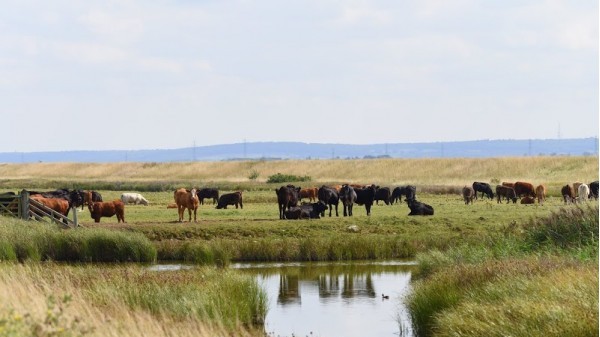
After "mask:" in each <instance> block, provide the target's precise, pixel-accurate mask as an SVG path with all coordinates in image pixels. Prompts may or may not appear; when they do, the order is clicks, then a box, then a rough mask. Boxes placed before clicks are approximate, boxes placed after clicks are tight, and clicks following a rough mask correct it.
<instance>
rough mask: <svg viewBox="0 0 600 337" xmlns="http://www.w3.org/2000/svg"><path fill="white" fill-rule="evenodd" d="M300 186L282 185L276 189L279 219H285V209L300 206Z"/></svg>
mask: <svg viewBox="0 0 600 337" xmlns="http://www.w3.org/2000/svg"><path fill="white" fill-rule="evenodd" d="M300 190H301V188H300V187H295V186H294V185H287V186H281V187H280V188H278V189H275V194H276V195H277V206H278V207H279V219H285V211H286V210H287V209H289V208H290V207H296V206H298V193H299V192H300Z"/></svg>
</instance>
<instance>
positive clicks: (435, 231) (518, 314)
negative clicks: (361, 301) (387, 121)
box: [0, 157, 598, 336]
mask: <svg viewBox="0 0 600 337" xmlns="http://www.w3.org/2000/svg"><path fill="white" fill-rule="evenodd" d="M347 164H350V165H347ZM254 171H256V172H258V179H257V181H251V180H250V179H248V176H250V175H251V173H252V172H254ZM278 172H282V173H285V174H295V175H300V176H304V175H309V176H311V177H312V178H313V179H312V181H310V182H307V183H301V184H297V185H301V186H319V185H320V184H324V183H341V182H359V183H365V182H375V183H379V184H381V185H384V186H390V187H392V186H394V185H400V184H407V183H410V184H414V185H416V186H417V199H418V200H420V201H422V202H425V203H427V204H430V205H432V206H433V207H434V208H435V215H433V216H428V217H418V216H417V217H413V216H408V215H407V214H408V213H409V209H408V207H407V206H406V204H405V203H401V204H395V205H391V206H387V205H383V204H382V203H381V202H380V205H374V206H373V209H372V214H371V216H366V214H365V210H364V207H362V206H355V209H354V215H355V216H353V217H343V216H341V214H342V208H341V206H340V208H339V213H340V217H336V216H335V214H334V216H333V217H328V216H326V217H325V218H322V219H318V220H317V219H313V220H279V218H278V208H277V204H276V196H275V191H274V189H275V188H276V187H278V186H280V185H283V184H284V183H281V184H266V183H264V180H266V178H267V177H268V176H269V175H270V174H275V173H278ZM0 177H2V179H0V191H5V190H12V191H18V190H20V189H22V188H31V189H55V188H62V187H68V188H93V189H97V190H99V191H100V193H102V195H103V197H104V199H105V200H112V199H117V198H119V196H120V194H121V193H122V192H133V191H141V192H142V193H143V195H144V196H145V197H146V198H147V199H148V200H149V201H150V205H149V206H142V205H128V206H126V208H125V219H126V221H127V223H125V224H118V223H116V222H117V220H116V218H115V217H113V218H102V220H101V223H99V224H97V223H94V222H93V220H92V219H91V217H90V215H89V212H88V210H87V208H86V209H84V210H83V211H81V212H79V220H80V222H81V223H82V225H83V227H82V228H80V229H78V230H76V231H62V230H58V229H54V228H51V226H49V227H48V228H42V227H43V226H33V225H32V226H28V223H26V222H23V221H20V220H10V219H8V218H0V234H1V235H0V260H18V261H28V263H26V264H25V266H26V268H25V269H23V268H21V267H19V265H15V264H13V263H6V262H4V263H0V270H2V273H0V274H1V275H3V277H0V288H3V289H5V294H4V295H2V296H6V297H3V298H9V299H10V301H6V302H3V303H7V304H8V305H4V306H2V305H0V322H4V323H0V330H2V328H3V327H4V328H5V329H6V328H11V329H23V330H19V331H21V332H22V331H25V332H22V333H21V334H19V333H15V334H12V335H14V336H27V335H28V334H27V333H26V332H27V331H31V329H34V328H35V327H36V326H40V324H41V326H42V328H44V329H46V328H47V329H54V328H56V327H55V326H48V324H47V323H44V322H45V316H44V315H45V314H44V313H45V312H46V311H45V310H46V307H47V306H49V300H48V294H49V293H56V294H58V296H61V294H66V295H72V296H73V301H72V302H71V303H72V304H71V305H72V306H73V307H74V308H75V311H68V310H66V311H64V312H65V314H64V316H62V317H61V318H59V319H58V321H62V322H63V326H62V328H64V329H66V330H67V331H69V332H70V333H71V335H87V334H89V335H95V336H110V335H118V334H119V333H118V332H119V331H123V330H122V329H127V331H129V330H131V335H140V336H142V335H144V336H146V335H147V336H152V335H154V334H153V333H154V332H155V331H161V332H164V334H161V335H172V336H175V335H190V336H191V335H195V334H194V333H193V332H190V331H194V329H196V331H201V334H204V335H231V334H232V330H233V331H235V332H234V333H233V334H235V335H248V334H249V333H248V332H247V329H246V328H247V326H248V325H250V326H252V324H253V323H252V321H253V320H255V319H256V315H257V313H258V315H259V316H260V310H258V311H255V312H254V313H250V314H246V316H245V317H246V318H240V320H241V322H238V321H232V320H222V319H221V318H222V317H221V318H215V319H214V320H213V317H212V316H211V317H210V319H208V318H207V317H206V316H194V317H189V316H186V317H185V318H182V317H181V316H179V315H178V314H177V312H181V311H178V310H182V308H186V305H190V303H188V302H186V301H182V302H177V301H176V299H177V298H180V296H182V297H186V296H187V295H186V294H188V292H190V293H194V294H196V295H197V298H198V299H199V300H201V299H202V298H206V297H204V296H209V295H210V296H216V297H214V298H213V301H214V302H215V303H219V302H220V301H221V300H222V298H221V297H220V296H219V294H220V293H221V292H223V291H225V292H226V291H227V290H221V291H216V292H215V293H213V294H208V293H205V292H204V291H205V289H208V288H209V287H200V288H197V289H196V288H194V289H187V288H185V289H183V288H181V287H180V286H179V285H178V284H177V282H175V283H172V281H173V279H165V280H161V279H159V278H160V276H156V277H154V276H148V275H137V274H136V273H138V272H139V271H138V269H135V271H134V270H132V269H127V267H123V268H120V267H119V268H116V269H111V270H112V271H110V273H109V276H107V277H106V278H105V279H101V280H97V281H94V282H91V281H84V280H87V279H88V278H89V276H90V275H99V273H101V272H104V270H103V269H104V268H103V267H90V268H89V269H86V268H83V269H77V268H72V267H65V266H60V265H57V264H54V263H50V264H47V263H42V264H37V263H35V262H36V261H46V260H54V261H63V260H64V261H84V262H86V261H98V260H100V261H107V260H109V261H129V260H131V261H149V260H153V259H154V258H156V259H158V260H163V261H166V260H177V261H183V262H189V263H196V264H206V265H209V266H212V265H215V264H216V265H226V264H227V263H229V262H230V261H307V260H311V261H313V260H348V259H396V258H412V259H416V260H417V261H418V262H419V269H420V272H419V275H420V276H419V280H418V282H417V283H416V294H417V295H418V296H417V297H413V298H410V299H406V300H407V301H410V303H411V305H412V306H413V307H414V308H415V310H414V311H415V313H413V314H415V315H419V320H421V321H422V322H423V323H422V325H421V326H420V327H419V328H418V330H419V331H420V333H421V335H422V336H426V335H431V336H438V335H439V336H450V335H455V334H456V333H460V334H461V335H464V336H477V335H481V334H482V332H483V333H485V332H487V331H489V326H487V325H485V324H480V323H482V322H486V321H487V322H492V323H493V324H495V328H494V329H496V330H497V331H498V334H497V335H503V332H506V333H508V332H509V331H510V333H511V334H513V335H515V336H519V335H527V332H528V329H536V327H538V326H547V327H550V326H552V330H544V331H543V334H542V335H545V336H563V335H571V334H574V335H582V336H584V335H586V334H585V332H586V331H592V333H593V332H595V333H596V335H597V324H595V323H597V322H598V308H597V297H598V292H597V288H598V268H597V259H598V216H597V213H598V201H596V200H592V201H589V202H587V203H586V204H587V205H583V206H578V205H564V203H563V201H562V198H560V197H559V192H558V191H559V189H560V186H562V185H564V184H566V183H570V184H572V183H573V182H575V181H582V182H590V181H593V180H597V179H598V159H597V158H596V157H594V158H592V157H539V158H538V157H534V158H502V159H497V158H494V159H447V160H445V159H436V160H393V159H392V160H373V161H371V160H362V161H344V160H337V161H336V160H332V161H281V162H223V163H221V162H219V163H177V164H155V163H147V164H140V163H122V164H44V163H40V164H27V165H0ZM516 180H523V181H530V182H532V183H534V184H539V183H544V184H546V186H548V188H549V195H550V196H549V198H548V199H547V202H546V203H545V204H544V205H543V206H542V205H538V204H534V205H521V204H518V203H517V204H512V203H511V204H497V203H496V201H495V200H489V199H483V200H481V199H480V200H477V201H475V202H474V204H473V205H465V204H464V201H463V200H462V197H461V196H460V195H459V194H458V193H459V191H460V188H461V187H462V186H464V185H470V184H471V183H472V182H473V181H484V182H489V183H491V184H492V185H494V184H495V183H498V182H501V181H516ZM179 186H188V187H191V186H202V187H203V186H215V187H219V188H220V192H221V194H222V193H226V192H230V191H234V190H237V189H242V190H243V191H244V208H243V209H235V207H233V208H232V206H229V208H228V209H227V210H217V209H215V208H214V205H212V204H211V203H210V202H209V204H205V205H201V206H200V207H199V210H198V219H199V221H198V222H197V223H194V222H187V221H186V222H183V223H179V222H177V221H176V220H177V211H176V210H175V209H167V208H166V206H167V204H168V203H171V202H173V194H172V190H173V188H174V187H179ZM557 214H558V215H557ZM560 214H567V216H566V217H561V216H560ZM187 218H188V215H187V212H186V213H185V219H186V220H187ZM556 219H558V220H556ZM582 224H583V225H582ZM351 226H352V227H351ZM354 226H356V227H354ZM571 229H576V230H571ZM553 235H554V236H555V237H553ZM565 238H566V240H567V241H566V243H564V242H562V241H561V240H565ZM123 245H128V246H136V247H138V248H136V249H138V250H133V251H132V250H131V249H129V250H124V251H123V253H122V254H124V255H123V256H118V255H109V254H108V253H112V251H113V248H111V247H120V246H123ZM63 250H68V252H69V254H62V255H61V254H60V252H61V251H63ZM102 252H107V253H106V254H105V255H94V254H102ZM140 252H141V253H140ZM132 256H133V257H132ZM137 256H144V258H143V259H140V260H137V259H136V257H137ZM62 257H65V258H64V259H63V258H62ZM111 259H112V260H111ZM28 268H29V269H28ZM202 268H208V269H205V270H203V271H201V273H205V275H207V277H208V280H207V281H206V282H210V281H211V280H217V279H219V275H221V272H219V269H210V268H211V267H202ZM215 270H217V272H216V273H214V271H215ZM113 273H114V274H113ZM42 274H43V275H55V276H54V277H53V278H49V279H47V278H46V276H44V277H41V276H40V275H42ZM123 274H125V275H127V277H128V278H129V279H135V280H136V281H135V282H134V283H136V284H138V285H139V287H132V286H131V285H128V284H124V283H123V284H122V283H119V282H117V281H115V280H116V279H118V278H120V277H121V276H122V275H123ZM111 275H112V276H111ZM119 275H121V276H119ZM172 275H173V276H172V277H174V279H185V280H197V279H196V278H197V277H198V275H195V274H187V273H186V272H183V273H181V274H180V273H177V274H172ZM227 275H228V277H231V279H233V280H235V281H232V283H229V284H228V287H232V288H235V287H236V286H235V284H246V285H245V287H247V288H245V289H250V288H252V287H253V286H252V285H251V284H248V283H244V282H246V281H244V280H243V279H237V276H236V275H235V272H228V274H227ZM94 277H97V276H94ZM170 277H171V276H170ZM92 278H93V277H92ZM113 278H114V279H115V280H113ZM573 279H577V280H578V282H576V283H574V282H573ZM39 280H43V282H41V283H40V282H38V281H39ZM65 280H67V281H68V282H66V284H67V286H66V287H65V288H64V291H61V290H59V289H58V286H57V284H62V281H65ZM103 280H104V281H103ZM111 280H112V281H111ZM108 281H110V282H108ZM102 282H104V283H102ZM111 282H113V283H111ZM115 282H116V283H115ZM194 282H195V281H194ZM184 283H185V282H184ZM192 283H193V282H192ZM110 284H114V285H115V287H114V289H113V287H111V286H110ZM156 284H164V285H166V286H165V289H164V291H165V293H166V294H170V295H169V296H168V297H173V299H174V301H173V302H166V303H162V304H160V305H161V306H164V307H167V308H169V309H165V310H166V311H165V312H157V311H156V309H153V308H156V307H153V306H154V305H156V303H154V302H152V301H148V296H147V295H148V294H151V293H155V292H157V291H158V290H157V288H153V287H155V285H156ZM73 285H77V286H73ZM80 285H85V287H84V288H81V287H80ZM86 287H87V288H86ZM138 288H139V289H138ZM140 289H142V290H143V291H138V290H140ZM548 289H551V291H549V290H548ZM90 293H91V294H92V295H94V296H96V300H93V301H92V300H90V299H89V297H86V296H89V295H90ZM258 293H259V292H257V294H258ZM9 295H10V296H9ZM438 295H441V296H438ZM514 296H518V297H519V301H514V300H513V299H514V298H515V297H514ZM573 296H575V297H577V298H579V299H581V301H579V302H575V301H570V300H569V298H570V297H573ZM34 297H35V298H34ZM258 297H260V296H258ZM97 299H102V301H104V302H102V301H101V302H102V303H104V304H103V305H100V306H97V305H96V304H94V303H96V302H97ZM237 300H242V299H240V298H238V299H235V301H237ZM256 300H258V301H259V298H258V299H257V297H256V296H255V297H254V301H256ZM53 301H54V300H53ZM229 301H234V300H233V299H230V300H229ZM109 302H114V303H115V305H110V304H109ZM209 302H210V301H209ZM23 303H34V304H33V305H31V306H30V307H27V308H25V307H24V306H23V305H22V304H23ZM53 303H55V302H53ZM198 303H200V302H198ZM202 303H206V302H202ZM539 303H543V308H542V307H541V304H539ZM52 305H53V308H55V307H56V306H57V305H58V304H52ZM192 305H193V306H194V307H201V306H204V305H205V304H201V305H200V304H198V305H197V306H196V304H192ZM208 306H209V307H210V308H215V310H217V311H219V310H222V311H221V312H222V314H224V315H228V314H227V313H226V311H225V310H226V308H224V307H221V308H219V307H218V306H217V305H216V304H215V305H213V304H209V305H208ZM253 306H254V307H255V309H256V304H254V305H253ZM417 308H419V309H417ZM544 308H553V310H552V312H551V314H550V315H548V314H546V313H545V311H544V310H545V309H544ZM75 312H77V313H82V312H83V313H85V314H86V315H88V316H89V320H90V322H91V325H93V326H104V325H106V327H107V329H106V331H100V330H95V331H93V332H92V331H87V330H85V329H86V327H84V326H83V325H81V324H79V323H77V324H75V323H76V319H75V316H76V314H75ZM473 312H478V313H480V314H479V315H471V314H470V313H473ZM28 313H29V316H27V317H29V318H27V319H25V317H24V316H23V315H24V314H28ZM511 313H515V314H514V315H513V314H511ZM553 314H556V315H554V316H553ZM19 315H21V316H19ZM53 315H57V314H53ZM217 316H219V315H217ZM465 316H469V317H472V319H470V320H468V321H464V320H463V319H462V317H465ZM86 317H87V316H86ZM98 317H103V319H102V320H99V318H98ZM249 317H250V318H249ZM6 318H8V319H6ZM2 319H5V320H4V321H2ZM547 319H551V320H552V324H550V325H543V322H544V321H545V320H547ZM1 324H4V326H2V325H1ZM7 324H8V325H7ZM594 326H596V328H595V330H594ZM441 327H444V328H445V329H441ZM519 327H522V330H519V329H518V328H519ZM512 328H514V329H512ZM82 329H84V330H82ZM178 329H179V330H178ZM510 329H512V330H510ZM496 330H495V331H496ZM5 331H7V330H5ZM115 331H116V332H115ZM469 331H471V333H469ZM205 332H206V333H205ZM1 335H2V334H1V332H0V336H1ZM12 335H11V336H12ZM540 336H541V335H540Z"/></svg>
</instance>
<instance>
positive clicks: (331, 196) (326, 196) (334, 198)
mask: <svg viewBox="0 0 600 337" xmlns="http://www.w3.org/2000/svg"><path fill="white" fill-rule="evenodd" d="M317 194H318V197H319V201H323V202H324V203H325V204H327V205H328V206H329V217H331V211H332V209H333V206H334V205H335V216H339V213H338V204H339V203H340V196H339V194H338V191H337V190H336V189H335V188H332V187H327V186H325V185H323V186H321V187H320V188H319V192H318V193H317ZM321 216H325V211H323V212H321Z"/></svg>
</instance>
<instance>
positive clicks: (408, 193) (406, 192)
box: [390, 185, 417, 204]
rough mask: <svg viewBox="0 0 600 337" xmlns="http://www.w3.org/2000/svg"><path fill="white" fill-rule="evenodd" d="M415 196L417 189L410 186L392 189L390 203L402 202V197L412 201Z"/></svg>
mask: <svg viewBox="0 0 600 337" xmlns="http://www.w3.org/2000/svg"><path fill="white" fill-rule="evenodd" d="M416 195H417V188H416V187H415V186H412V185H406V186H398V187H396V188H394V190H393V191H392V196H391V197H390V203H392V204H393V203H395V202H402V196H405V197H406V199H414V198H415V197H416Z"/></svg>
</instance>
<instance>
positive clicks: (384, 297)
mask: <svg viewBox="0 0 600 337" xmlns="http://www.w3.org/2000/svg"><path fill="white" fill-rule="evenodd" d="M381 298H383V299H384V300H387V299H389V298H390V296H388V295H384V294H381Z"/></svg>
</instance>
